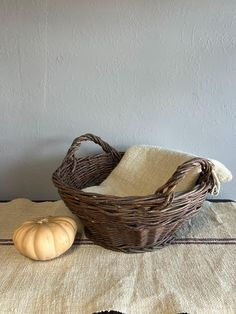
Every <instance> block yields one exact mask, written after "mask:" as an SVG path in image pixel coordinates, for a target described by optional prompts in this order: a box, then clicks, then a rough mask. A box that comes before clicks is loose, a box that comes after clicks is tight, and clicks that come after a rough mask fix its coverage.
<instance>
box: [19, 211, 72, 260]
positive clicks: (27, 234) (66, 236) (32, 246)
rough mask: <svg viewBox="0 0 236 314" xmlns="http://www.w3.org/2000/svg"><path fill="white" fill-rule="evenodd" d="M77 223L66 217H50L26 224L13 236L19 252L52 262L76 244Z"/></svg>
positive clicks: (35, 258)
mask: <svg viewBox="0 0 236 314" xmlns="http://www.w3.org/2000/svg"><path fill="white" fill-rule="evenodd" d="M76 232H77V225H76V222H75V221H74V220H73V219H72V218H70V217H66V216H48V217H41V218H36V219H33V220H28V221H26V222H24V223H23V224H22V225H21V226H20V227H19V228H18V229H16V230H15V232H14V234H13V242H14V244H15V246H16V248H17V250H18V251H19V252H20V253H21V254H23V255H24V256H27V257H29V258H31V259H34V260H42V261H45V260H50V259H52V258H55V257H57V256H59V255H61V254H63V253H64V252H66V251H67V250H68V249H69V248H70V247H71V245H72V244H73V242H74V239H75V235H76Z"/></svg>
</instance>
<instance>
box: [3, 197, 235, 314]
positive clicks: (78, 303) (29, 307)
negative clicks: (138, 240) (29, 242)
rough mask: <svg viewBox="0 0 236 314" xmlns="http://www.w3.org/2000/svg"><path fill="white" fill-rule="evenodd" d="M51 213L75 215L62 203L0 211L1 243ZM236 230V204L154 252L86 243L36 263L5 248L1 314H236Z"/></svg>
mask: <svg viewBox="0 0 236 314" xmlns="http://www.w3.org/2000/svg"><path fill="white" fill-rule="evenodd" d="M48 214H51V215H64V214H66V215H71V214H70V212H69V211H68V209H67V208H66V207H65V206H64V204H63V202H62V201H57V202H45V203H32V202H30V201H28V200H24V199H18V200H14V201H12V202H9V203H5V204H0V240H1V239H2V243H4V241H3V240H4V239H5V240H7V241H9V243H11V242H10V238H11V235H12V233H13V231H14V228H16V227H17V226H18V225H19V224H20V223H22V222H23V221H25V220H26V219H29V218H33V217H38V216H44V215H48ZM72 216H73V215H72ZM235 227H236V204H235V203H210V202H205V203H204V206H203V208H202V210H201V211H200V213H199V214H198V215H197V216H195V217H193V218H192V220H191V222H190V223H187V224H186V225H185V226H184V227H183V228H181V230H179V231H178V241H179V244H178V241H176V243H175V244H173V245H170V246H168V247H166V248H163V249H161V250H157V251H155V252H152V253H142V254H130V255H129V254H124V253H119V252H113V251H109V250H106V249H103V248H101V247H99V246H96V245H93V244H91V243H90V242H88V241H87V240H83V241H84V242H83V241H82V244H79V245H74V246H73V247H72V248H71V249H70V250H69V251H68V252H67V253H66V254H64V255H62V256H61V257H59V258H56V259H54V260H51V261H46V262H38V261H32V260H30V259H28V258H26V257H24V256H22V255H20V254H19V253H18V252H17V251H16V249H15V247H14V246H13V245H0V254H1V259H0V277H1V279H0V313H25V314H28V313H29V314H31V313H35V314H36V313H37V314H38V313H42V314H47V313H48V314H52V313H65V314H67V313H76V314H77V313H79V314H91V313H93V312H98V311H102V310H112V309H113V310H117V311H120V312H123V313H125V314H151V313H155V314H172V313H173V314H175V313H180V312H182V313H183V312H184V313H185V312H186V313H191V314H193V313H196V314H198V313H209V314H211V313H212V314H213V313H215V314H216V313H217V314H218V313H223V314H224V313H225V314H231V313H232V314H233V313H236V293H235V291H236V279H235V278H236V268H235V258H236V228H235ZM194 241H195V242H194ZM86 243H87V244H86ZM180 243H182V244H180ZM190 243H194V244H190ZM208 243H211V244H208ZM214 243H215V244H214ZM0 244H1V241H0Z"/></svg>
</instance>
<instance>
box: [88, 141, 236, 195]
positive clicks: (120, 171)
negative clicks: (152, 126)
mask: <svg viewBox="0 0 236 314" xmlns="http://www.w3.org/2000/svg"><path fill="white" fill-rule="evenodd" d="M194 157H196V156H193V155H190V154H188V153H183V152H178V151H173V150H169V149H164V148H161V147H154V146H146V145H135V146H132V147H130V148H129V149H128V150H127V151H126V153H125V155H124V156H123V158H122V159H121V161H120V162H119V164H118V166H117V167H116V168H115V169H114V170H113V171H112V172H111V173H110V175H109V176H108V177H107V178H106V179H105V180H104V181H103V182H102V183H101V184H100V185H99V186H92V187H87V188H85V189H83V191H85V192H91V193H99V194H107V195H115V196H131V195H138V196H143V195H149V194H153V193H155V191H156V190H157V189H158V188H159V187H161V186H162V185H163V184H165V183H166V182H167V180H168V179H169V178H170V177H171V176H172V174H173V173H174V171H175V170H176V168H177V167H178V166H179V165H181V164H182V163H184V162H185V161H187V160H190V159H192V158H194ZM211 161H212V163H213V165H214V169H213V173H214V175H215V179H216V182H217V184H216V186H215V189H214V190H213V192H212V194H215V195H217V194H218V193H219V189H220V183H225V182H228V181H230V180H231V179H232V174H231V172H230V171H229V170H228V169H227V168H226V167H225V166H224V165H223V164H222V163H220V162H219V161H216V160H213V159H211ZM199 172H200V168H199V167H198V168H196V169H195V170H193V171H191V172H190V173H189V174H188V175H187V176H186V177H185V178H184V179H183V180H182V182H181V183H180V184H179V185H178V186H177V187H176V192H186V191H189V190H191V188H192V187H193V186H194V184H195V182H196V180H197V178H198V174H199Z"/></svg>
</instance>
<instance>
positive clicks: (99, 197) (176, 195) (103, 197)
mask: <svg viewBox="0 0 236 314" xmlns="http://www.w3.org/2000/svg"><path fill="white" fill-rule="evenodd" d="M119 153H120V154H121V155H123V154H124V153H125V152H119ZM104 155H106V156H107V155H111V153H105V154H104V153H99V154H93V155H89V156H85V157H80V158H77V161H78V162H86V161H87V160H89V159H91V158H97V157H99V156H104ZM202 159H205V158H202ZM61 169H62V165H60V166H59V167H58V168H57V169H56V170H55V171H54V172H53V174H52V181H53V183H54V185H55V186H56V188H57V189H58V190H59V191H60V190H64V191H66V192H67V193H68V194H73V197H75V198H76V197H79V196H80V195H83V196H84V197H86V196H87V197H88V198H89V199H91V200H92V199H94V200H96V201H101V202H109V201H110V202H111V203H113V202H114V203H119V202H122V203H125V204H128V203H133V202H134V201H140V202H142V201H143V202H144V201H145V202H147V201H148V200H149V201H152V200H156V199H157V198H162V197H164V195H163V194H162V193H153V194H148V195H142V196H139V195H129V196H116V195H110V194H99V193H94V192H84V191H82V190H80V189H78V188H75V187H73V186H71V185H70V184H68V183H65V182H64V181H63V179H62V178H61V177H60V175H59V174H58V172H59V171H60V170H61ZM62 186H63V188H62ZM206 186H207V184H206V183H205V184H195V185H194V187H193V188H192V189H191V190H190V191H185V192H173V200H176V199H178V200H179V199H181V198H191V197H193V196H194V195H195V193H196V194H197V193H199V190H200V189H201V188H203V190H205V188H206ZM140 205H141V204H140Z"/></svg>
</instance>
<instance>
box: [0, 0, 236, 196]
mask: <svg viewBox="0 0 236 314" xmlns="http://www.w3.org/2000/svg"><path fill="white" fill-rule="evenodd" d="M0 73H1V75H0V109H1V114H0V129H1V131H0V172H1V174H0V193H1V194H0V198H1V199H12V198H15V197H29V198H32V199H54V198H58V194H57V192H56V190H55V189H54V187H53V185H52V183H51V173H52V172H53V171H54V170H55V169H56V167H57V166H58V165H59V164H60V161H61V159H62V158H63V156H64V155H65V152H66V150H67V148H68V147H69V145H70V144H71V142H72V140H73V138H75V137H76V136H78V135H80V134H83V133H85V132H91V133H95V134H97V135H100V136H101V137H102V138H104V139H105V140H107V141H108V142H109V143H111V144H112V145H113V146H114V147H116V148H118V149H125V148H126V147H127V146H129V145H132V144H137V143H145V144H153V145H161V146H165V147H169V148H176V149H180V150H184V151H188V152H191V153H195V154H198V155H202V156H207V157H211V158H215V159H218V160H220V161H222V162H223V163H225V164H226V165H227V166H228V167H229V168H230V169H231V170H232V172H233V173H236V162H235V160H236V142H235V138H236V1H234V0H232V1H231V0H226V1H222V0H197V1H191V0H175V1H174V0H172V1H170V0H165V1H161V0H160V1H150V0H148V1H146V0H143V1H140V0H129V1H121V0H120V1H114V0H106V1H105V0H99V1H96V0H94V1H82V0H81V1H79V0H67V1H64V0H37V1H36V0H35V1H30V0H20V1H13V0H0ZM96 149H97V148H95V150H96ZM90 150H94V147H93V146H91V145H90V146H88V145H84V147H82V152H81V153H82V154H86V153H87V152H89V151H90ZM235 191H236V190H235V183H234V181H233V182H232V183H230V184H227V185H225V186H224V187H223V189H222V193H221V195H220V196H221V197H224V198H231V199H236V197H235Z"/></svg>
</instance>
